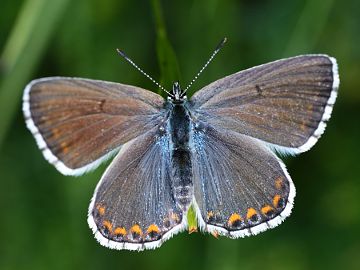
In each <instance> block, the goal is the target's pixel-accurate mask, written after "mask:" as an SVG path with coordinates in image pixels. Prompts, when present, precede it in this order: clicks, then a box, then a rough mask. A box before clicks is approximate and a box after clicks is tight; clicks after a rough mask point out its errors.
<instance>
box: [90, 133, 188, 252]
mask: <svg viewBox="0 0 360 270" xmlns="http://www.w3.org/2000/svg"><path fill="white" fill-rule="evenodd" d="M169 140H170V139H169V136H168V135H167V134H160V132H159V130H158V129H157V128H155V129H153V130H151V131H149V132H147V133H146V134H144V135H142V136H139V137H138V138H136V139H134V140H132V141H130V142H129V143H126V144H125V145H124V146H123V147H122V148H121V150H120V152H119V154H118V155H117V156H116V158H115V159H114V160H113V162H112V163H111V165H110V166H109V167H108V169H107V170H106V172H105V173H104V175H103V177H102V179H101V181H100V182H99V184H98V186H97V188H96V191H95V194H94V196H93V199H92V202H91V204H90V207H89V218H88V223H89V225H90V227H91V228H92V229H93V232H94V234H95V237H96V238H97V240H98V241H99V242H100V243H101V244H102V245H104V246H106V247H109V248H115V249H129V250H143V249H148V248H156V247H158V246H160V245H161V244H162V243H163V242H164V241H165V240H167V239H168V238H170V237H171V236H172V235H173V234H174V233H177V232H179V231H181V230H184V229H185V227H186V226H187V225H186V224H187V223H186V217H185V216H183V213H182V211H181V210H180V209H179V208H178V206H177V205H176V202H175V200H174V196H173V191H172V183H171V179H170V177H171V171H170V170H171V166H170V164H169V163H170V151H169Z"/></svg>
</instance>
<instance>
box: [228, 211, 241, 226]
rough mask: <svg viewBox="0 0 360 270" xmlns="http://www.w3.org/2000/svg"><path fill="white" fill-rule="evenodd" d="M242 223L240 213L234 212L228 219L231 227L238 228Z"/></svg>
mask: <svg viewBox="0 0 360 270" xmlns="http://www.w3.org/2000/svg"><path fill="white" fill-rule="evenodd" d="M241 224H242V218H241V216H240V215H239V214H238V213H233V214H232V215H231V216H230V217H229V220H228V226H229V227H230V228H238V227H240V226H241Z"/></svg>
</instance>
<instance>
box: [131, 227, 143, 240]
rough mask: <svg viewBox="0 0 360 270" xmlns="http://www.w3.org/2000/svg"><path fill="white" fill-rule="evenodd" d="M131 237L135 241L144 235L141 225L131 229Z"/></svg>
mask: <svg viewBox="0 0 360 270" xmlns="http://www.w3.org/2000/svg"><path fill="white" fill-rule="evenodd" d="M130 232H131V235H132V237H133V239H138V238H140V237H141V235H142V230H141V228H140V226H139V225H137V224H135V225H133V226H132V227H131V228H130Z"/></svg>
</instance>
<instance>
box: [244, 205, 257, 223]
mask: <svg viewBox="0 0 360 270" xmlns="http://www.w3.org/2000/svg"><path fill="white" fill-rule="evenodd" d="M246 219H248V220H249V221H251V222H257V221H258V215H257V212H256V210H255V209H254V208H252V207H250V208H249V209H248V210H247V213H246Z"/></svg>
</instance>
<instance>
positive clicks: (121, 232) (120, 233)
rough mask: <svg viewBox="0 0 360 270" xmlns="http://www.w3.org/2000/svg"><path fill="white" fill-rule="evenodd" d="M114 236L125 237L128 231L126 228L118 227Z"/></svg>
mask: <svg viewBox="0 0 360 270" xmlns="http://www.w3.org/2000/svg"><path fill="white" fill-rule="evenodd" d="M114 234H115V235H116V236H125V235H126V229H125V228H124V227H117V228H116V229H115V230H114Z"/></svg>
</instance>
